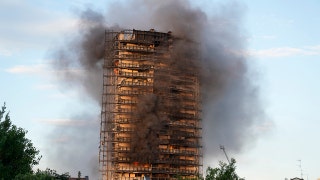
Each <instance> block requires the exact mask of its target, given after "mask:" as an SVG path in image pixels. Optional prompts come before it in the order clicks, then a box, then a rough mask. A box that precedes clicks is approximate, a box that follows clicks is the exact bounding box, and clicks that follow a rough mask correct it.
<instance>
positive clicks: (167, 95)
mask: <svg viewBox="0 0 320 180" xmlns="http://www.w3.org/2000/svg"><path fill="white" fill-rule="evenodd" d="M176 42H179V43H180V44H181V43H183V40H181V39H179V38H175V37H174V36H173V35H172V34H171V33H170V32H169V33H161V32H155V31H154V30H150V31H139V30H123V31H117V32H109V31H108V32H106V46H105V60H104V74H103V99H102V112H101V134H100V142H101V144H100V154H99V158H100V159H99V161H100V170H101V173H102V176H103V179H107V180H143V179H155V180H169V179H176V178H178V177H182V178H196V177H198V175H200V174H201V171H202V170H201V167H202V149H201V139H202V136H201V134H202V132H201V131H202V129H201V117H200V112H201V109H200V94H199V77H198V72H197V70H196V69H197V68H194V67H192V66H185V65H186V63H189V62H188V61H187V60H185V59H184V58H181V59H179V57H178V56H177V55H176V53H175V51H178V50H179V49H177V48H174V47H175V44H176ZM177 61H179V62H177Z"/></svg>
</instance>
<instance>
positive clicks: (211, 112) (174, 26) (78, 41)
mask: <svg viewBox="0 0 320 180" xmlns="http://www.w3.org/2000/svg"><path fill="white" fill-rule="evenodd" d="M109 6H110V8H109V9H107V12H96V11H94V10H92V9H87V10H85V11H83V12H82V13H81V15H80V17H79V18H80V23H79V32H78V34H77V35H75V36H74V37H73V39H71V40H70V41H68V42H66V43H65V45H64V46H62V47H61V48H58V49H56V50H54V57H55V59H56V61H55V63H54V67H55V68H56V70H58V71H57V72H58V75H59V77H60V79H61V80H62V81H61V83H62V84H63V85H71V86H69V87H72V88H74V89H77V90H80V93H81V94H83V96H89V97H91V98H92V99H93V100H94V101H95V102H97V104H100V100H101V95H102V66H103V56H104V49H103V47H104V32H105V30H108V29H113V30H120V29H124V28H125V29H133V28H134V29H142V30H148V29H150V28H154V29H156V30H157V31H161V32H168V31H172V33H173V36H174V37H178V38H180V39H184V41H183V43H180V44H179V43H176V44H175V47H174V48H175V49H176V50H175V51H173V52H175V53H174V54H173V57H175V59H177V60H179V59H184V61H183V62H184V63H180V62H179V61H174V62H175V63H177V65H176V66H177V67H182V69H192V68H193V69H194V70H195V71H197V72H198V73H199V74H200V84H201V96H202V110H203V112H202V117H203V132H204V134H203V144H204V149H205V156H206V157H214V156H216V155H217V153H218V151H219V145H224V146H226V148H227V150H228V151H231V152H232V153H239V152H241V151H242V150H243V149H244V148H246V147H247V145H250V144H252V143H253V142H254V141H255V140H256V139H257V137H258V136H257V135H259V133H257V129H258V127H259V126H261V125H263V123H264V121H265V118H264V112H263V110H262V107H261V103H260V99H259V87H257V86H256V85H255V84H254V82H253V80H252V79H253V77H251V76H250V75H252V74H254V73H253V69H252V67H253V66H251V64H250V62H249V61H248V59H247V57H246V55H245V53H244V52H245V51H246V40H245V31H244V30H243V27H242V26H243V25H242V16H243V6H241V4H238V3H227V4H224V5H217V6H213V7H214V9H213V10H212V11H213V12H212V13H210V14H208V13H206V12H204V11H203V10H201V9H200V8H196V7H194V6H192V5H191V4H190V3H189V2H188V1H183V0H167V1H155V0H152V1H146V0H138V1H127V2H125V3H121V2H119V3H113V4H109ZM111 6H112V7H111ZM114 7H116V8H114ZM190 56H191V57H193V56H194V57H199V58H190ZM192 60H195V61H192ZM186 62H187V63H186ZM64 87H65V86H64ZM147 99H148V101H146V102H145V103H146V104H149V105H150V104H151V105H152V106H149V107H148V108H149V109H147V110H146V112H148V113H149V115H151V116H154V119H156V121H154V123H153V124H145V123H143V122H141V123H142V124H143V125H144V126H148V127H149V126H150V127H151V126H152V128H151V129H153V128H154V129H155V130H157V126H162V124H161V120H159V119H158V117H157V113H153V112H156V111H154V109H153V108H156V107H157V106H158V104H157V98H156V97H148V98H147ZM151 100H154V101H152V102H149V101H151ZM141 109H143V107H141ZM152 113H153V114H152ZM142 116H143V115H141V117H142ZM142 124H141V125H142ZM149 129H150V128H149ZM96 133H97V134H98V133H99V132H96ZM148 133H151V132H147V131H146V132H145V133H142V135H143V134H144V135H145V136H146V135H147V134H148ZM141 138H144V137H141ZM92 139H93V141H97V142H98V141H99V139H97V138H96V137H94V138H92ZM138 140H141V139H138ZM84 144H86V142H81V146H83V145H84ZM79 145H80V144H79ZM88 148H89V147H88ZM137 148H138V147H137ZM90 149H92V152H90V153H92V154H97V153H98V149H96V148H91V147H90Z"/></svg>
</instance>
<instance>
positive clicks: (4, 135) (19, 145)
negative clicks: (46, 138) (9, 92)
mask: <svg viewBox="0 0 320 180" xmlns="http://www.w3.org/2000/svg"><path fill="white" fill-rule="evenodd" d="M26 133H27V131H25V130H24V129H22V128H19V127H17V126H15V125H14V124H12V122H11V120H10V116H9V113H6V107H5V104H4V105H3V106H2V108H1V110H0V179H3V180H12V179H14V177H15V176H16V175H18V174H32V167H33V166H34V165H37V164H39V161H40V159H41V156H38V154H39V151H38V150H37V149H36V148H35V147H33V144H32V142H31V141H30V140H29V139H27V138H26V137H25V136H26Z"/></svg>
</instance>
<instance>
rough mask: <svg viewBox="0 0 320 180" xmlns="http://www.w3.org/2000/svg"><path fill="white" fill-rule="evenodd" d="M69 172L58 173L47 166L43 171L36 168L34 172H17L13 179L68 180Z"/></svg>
mask: <svg viewBox="0 0 320 180" xmlns="http://www.w3.org/2000/svg"><path fill="white" fill-rule="evenodd" d="M69 178H70V175H69V173H64V174H58V173H57V171H56V170H52V169H49V168H47V169H46V170H45V171H41V170H39V169H38V170H37V172H36V173H34V174H19V175H17V176H16V177H15V179H14V180H68V179H69Z"/></svg>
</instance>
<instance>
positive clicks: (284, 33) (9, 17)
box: [0, 0, 320, 180]
mask: <svg viewBox="0 0 320 180" xmlns="http://www.w3.org/2000/svg"><path fill="white" fill-rule="evenodd" d="M123 2H124V3H125V2H126V1H123ZM238 2H239V3H240V4H241V10H242V11H243V22H242V24H243V26H242V28H243V29H244V31H243V35H244V36H246V38H245V40H246V42H245V44H247V52H246V53H247V54H248V59H249V61H248V62H249V64H250V67H251V69H253V71H255V72H257V73H254V74H253V76H256V77H254V83H255V84H257V85H258V87H259V89H260V96H261V99H262V107H263V109H264V110H265V112H266V117H267V118H268V119H269V120H270V121H268V122H269V124H266V125H265V126H264V128H266V129H263V128H262V129H259V131H262V132H264V131H265V133H263V135H262V136H261V137H259V138H258V140H257V141H256V142H254V143H252V144H249V145H248V147H247V148H245V149H244V150H243V151H242V152H241V153H233V152H229V156H231V157H234V158H236V159H237V161H238V162H237V167H238V174H239V175H240V176H241V177H245V178H246V179H252V180H257V179H259V180H269V179H285V178H293V177H299V176H300V168H299V161H298V160H301V165H302V170H303V174H304V178H305V179H310V180H311V179H317V178H319V177H320V173H319V160H320V155H319V152H320V144H319V142H318V138H319V137H320V131H319V127H320V121H319V120H318V118H319V113H318V111H317V110H318V108H319V107H320V81H319V80H317V79H318V78H320V70H319V69H320V59H319V58H320V33H319V32H320V24H319V17H320V1H318V0H309V1H304V2H302V1H290V0H282V1H276V0H268V1H267V0H264V1H263V0H261V1H257V0H255V1H254V0H243V1H238ZM193 5H194V6H197V7H199V8H200V9H202V10H203V11H204V12H205V13H206V14H208V15H210V14H212V13H214V12H213V11H214V9H215V8H216V7H217V6H222V7H223V6H224V5H225V1H222V0H220V1H218V0H206V1H205V0H203V1H201V0H200V1H197V3H193ZM87 7H90V8H92V9H95V10H97V11H101V12H105V11H110V10H111V9H113V10H115V9H116V7H115V4H114V1H108V0H105V1H103V0H99V1H96V2H95V3H91V1H89V0H70V1H67V2H66V1H62V0H58V1H56V0H48V1H40V0H29V1H22V0H21V1H19V0H2V1H0V82H1V87H0V103H2V102H4V101H5V102H6V103H7V107H8V109H9V110H10V115H11V119H12V121H13V123H14V124H16V125H18V126H20V127H23V128H25V129H26V130H28V134H27V136H28V138H30V139H31V140H32V142H33V143H34V145H35V146H36V147H37V148H39V149H40V151H41V154H42V155H43V158H42V160H41V163H40V166H39V168H41V169H45V168H46V167H50V168H53V169H57V170H58V171H59V172H65V171H68V172H71V173H72V175H73V176H76V172H77V171H79V170H80V171H81V172H82V174H83V175H91V174H92V173H94V172H96V170H97V166H96V163H95V162H96V161H97V153H98V145H99V142H98V141H99V139H98V138H99V114H100V109H99V104H98V103H96V102H94V101H92V100H90V99H89V98H85V96H84V95H83V94H81V93H82V92H83V91H82V90H81V89H80V90H75V89H73V86H72V84H71V85H61V84H60V83H59V79H58V78H57V77H56V72H53V71H54V70H53V69H52V68H51V66H50V64H51V63H52V61H53V59H52V56H51V55H50V53H51V49H54V48H55V47H57V46H60V44H61V43H63V42H65V40H68V38H69V37H71V36H72V35H74V34H77V32H78V30H77V27H78V24H77V23H78V15H79V12H81V11H82V10H84V9H85V8H87ZM112 19H113V17H110V19H109V22H108V23H112V22H113V20H112ZM131 28H134V27H131ZM87 119H94V120H91V121H89V120H87ZM85 129H90V130H89V131H87V130H85ZM92 138H93V139H92ZM94 138H95V139H94ZM88 141H89V142H88ZM79 142H80V143H79ZM81 142H83V144H84V147H78V146H77V145H79V144H81ZM75 146H77V147H75ZM87 146H88V147H87ZM217 148H219V147H217ZM226 150H227V152H228V147H226ZM92 152H93V153H92ZM95 152H96V156H95ZM57 154H58V156H57ZM74 154H77V155H79V156H78V157H79V158H78V159H77V160H75V159H72V158H70V157H74ZM219 160H224V161H225V157H224V156H223V153H222V152H221V156H219V157H217V159H215V160H212V162H209V164H210V165H211V166H215V165H216V164H217V163H218V161H219ZM79 164H80V165H79ZM83 164H86V165H85V166H84V165H83ZM84 167H86V168H84Z"/></svg>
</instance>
